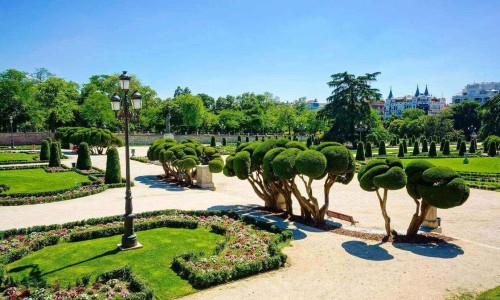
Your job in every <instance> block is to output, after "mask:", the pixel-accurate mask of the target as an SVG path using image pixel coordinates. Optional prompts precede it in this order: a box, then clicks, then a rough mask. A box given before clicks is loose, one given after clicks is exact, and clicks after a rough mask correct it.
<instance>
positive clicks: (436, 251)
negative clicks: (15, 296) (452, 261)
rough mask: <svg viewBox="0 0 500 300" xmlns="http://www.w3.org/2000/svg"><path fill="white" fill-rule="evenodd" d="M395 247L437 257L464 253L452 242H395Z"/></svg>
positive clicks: (448, 256)
mask: <svg viewBox="0 0 500 300" xmlns="http://www.w3.org/2000/svg"><path fill="white" fill-rule="evenodd" d="M392 245H393V246H394V247H395V248H398V249H400V250H405V251H410V252H412V253H414V254H417V255H422V256H427V257H436V258H455V257H457V256H459V255H462V254H464V251H463V250H462V248H461V247H460V246H457V245H455V244H450V243H435V244H430V243H428V244H416V243H415V244H412V243H393V244H392Z"/></svg>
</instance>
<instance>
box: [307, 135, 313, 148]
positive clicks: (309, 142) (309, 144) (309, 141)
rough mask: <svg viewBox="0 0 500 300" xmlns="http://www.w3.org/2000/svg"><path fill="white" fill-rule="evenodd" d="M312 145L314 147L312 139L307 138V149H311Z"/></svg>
mask: <svg viewBox="0 0 500 300" xmlns="http://www.w3.org/2000/svg"><path fill="white" fill-rule="evenodd" d="M311 145H312V140H311V137H308V138H307V141H306V147H307V148H310V147H311Z"/></svg>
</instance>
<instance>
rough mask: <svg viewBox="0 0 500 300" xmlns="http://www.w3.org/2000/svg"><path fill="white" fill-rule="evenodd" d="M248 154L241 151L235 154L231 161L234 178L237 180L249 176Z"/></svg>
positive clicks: (249, 162)
mask: <svg viewBox="0 0 500 300" xmlns="http://www.w3.org/2000/svg"><path fill="white" fill-rule="evenodd" d="M250 164H251V161H250V153H249V152H247V151H241V152H238V153H236V155H235V156H234V160H233V168H234V173H235V174H236V177H238V178H239V179H242V180H243V179H247V177H248V175H249V174H250Z"/></svg>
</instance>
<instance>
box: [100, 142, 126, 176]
mask: <svg viewBox="0 0 500 300" xmlns="http://www.w3.org/2000/svg"><path fill="white" fill-rule="evenodd" d="M121 181H122V176H121V173H120V157H119V156H118V150H116V148H115V147H111V148H109V149H108V153H107V154H106V175H105V177H104V182H105V183H107V184H110V183H120V182H121Z"/></svg>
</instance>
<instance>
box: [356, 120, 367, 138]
mask: <svg viewBox="0 0 500 300" xmlns="http://www.w3.org/2000/svg"><path fill="white" fill-rule="evenodd" d="M355 129H356V131H358V132H359V141H360V142H361V141H362V140H363V139H362V137H363V135H362V132H363V131H366V127H365V126H363V122H359V125H358V127H356V128H355Z"/></svg>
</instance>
